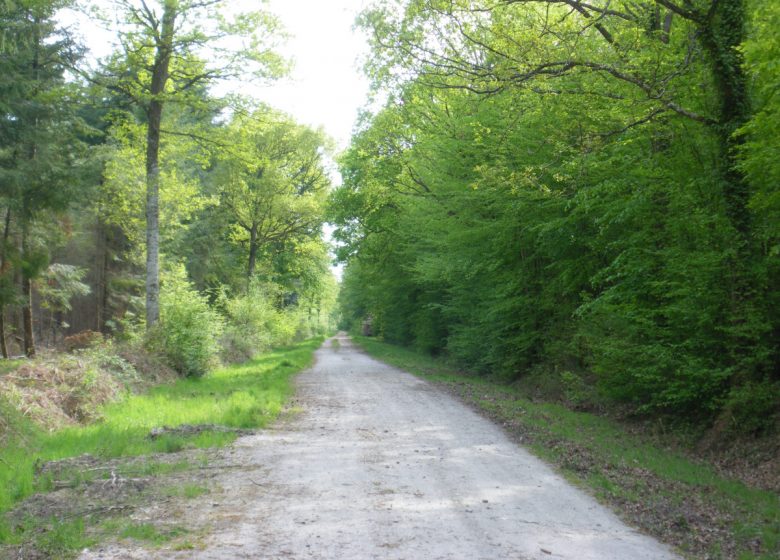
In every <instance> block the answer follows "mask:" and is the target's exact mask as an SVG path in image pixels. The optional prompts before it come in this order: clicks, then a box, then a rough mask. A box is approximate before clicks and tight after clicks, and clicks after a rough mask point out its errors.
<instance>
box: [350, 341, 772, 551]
mask: <svg viewBox="0 0 780 560" xmlns="http://www.w3.org/2000/svg"><path fill="white" fill-rule="evenodd" d="M354 339H355V342H357V343H358V345H359V346H361V347H362V348H363V349H364V350H365V351H366V352H368V353H369V354H371V355H372V356H374V357H376V358H378V359H380V360H382V361H384V362H387V363H389V364H392V365H394V366H397V367H399V368H402V369H404V370H406V371H409V372H410V373H413V374H415V375H418V376H420V377H423V378H425V379H427V380H429V381H432V382H434V383H436V384H437V385H439V386H441V387H443V388H445V389H446V390H447V391H449V392H450V393H453V394H455V395H457V396H458V397H460V398H461V399H462V400H464V401H465V402H466V403H468V404H470V405H472V406H474V407H475V408H477V409H478V410H480V411H481V412H482V413H483V414H485V415H487V416H488V417H490V418H491V419H493V420H494V421H496V422H497V423H499V424H501V425H502V426H504V428H505V429H506V430H507V432H508V433H509V435H510V436H512V437H513V438H514V439H516V440H517V441H519V442H521V443H523V444H524V445H526V446H527V447H529V448H530V449H531V450H532V451H533V452H534V453H536V454H537V455H539V456H541V457H542V458H544V459H545V460H547V461H548V462H549V463H552V464H553V465H554V466H556V467H557V468H558V469H559V470H560V471H561V472H562V473H563V474H564V475H565V476H566V477H567V478H568V479H569V480H571V481H572V482H574V483H576V484H578V485H580V486H583V487H585V488H588V489H589V490H590V491H591V492H592V493H593V494H595V495H596V496H597V497H598V498H599V499H600V500H601V501H602V502H604V503H607V504H608V505H610V506H611V507H612V508H613V509H615V510H616V511H617V512H618V513H619V514H620V515H622V516H623V517H624V518H625V519H627V520H628V521H629V522H631V523H632V524H634V525H636V526H639V527H640V528H642V529H643V530H645V531H646V532H648V533H650V534H653V535H654V536H656V537H658V538H659V539H661V540H663V541H665V542H667V543H669V544H672V545H675V546H677V547H678V548H679V549H680V550H681V551H682V552H683V554H685V555H686V556H687V557H689V558H696V559H702V560H703V559H711V560H716V559H717V560H719V559H724V560H725V559H737V560H770V559H776V558H780V498H778V496H777V494H775V493H773V492H769V491H763V490H758V489H754V488H751V487H748V486H746V485H745V484H743V483H741V482H738V481H735V480H732V479H728V478H724V477H721V476H719V475H718V474H717V473H716V472H715V471H714V470H713V469H712V468H710V467H709V466H708V465H707V464H704V463H702V462H698V461H695V460H693V459H691V458H688V457H685V456H684V455H682V454H680V453H678V452H675V451H672V450H670V449H666V448H664V447H663V445H661V444H659V442H657V441H654V439H653V438H652V437H649V436H644V435H643V434H641V433H637V432H636V430H635V429H631V430H630V429H627V428H626V427H625V426H623V425H621V424H620V423H618V422H617V421H615V420H613V419H610V418H606V417H603V416H597V415H594V414H591V413H586V412H577V411H572V410H569V409H567V408H565V407H563V406H561V405H559V404H553V403H545V402H535V401H534V400H532V399H530V398H528V397H527V396H526V395H524V394H523V393H522V392H521V391H520V390H518V389H517V388H514V387H510V386H507V385H503V384H500V383H496V382H492V381H490V380H487V379H484V378H480V377H475V376H471V375H467V374H463V373H460V372H458V371H456V370H455V369H454V368H452V367H449V366H448V365H447V364H446V363H444V362H443V361H442V360H438V359H435V358H432V357H430V356H426V355H421V354H419V353H416V352H414V351H411V350H408V349H404V348H400V347H398V346H393V345H390V344H386V343H383V342H380V341H377V340H375V339H371V338H365V337H354Z"/></svg>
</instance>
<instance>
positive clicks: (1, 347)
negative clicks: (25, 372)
mask: <svg viewBox="0 0 780 560" xmlns="http://www.w3.org/2000/svg"><path fill="white" fill-rule="evenodd" d="M10 233H11V208H10V207H8V208H7V209H6V211H5V224H4V226H3V245H2V246H0V275H5V274H6V272H7V271H8V270H7V267H6V255H7V251H8V237H9V235H10ZM0 352H2V353H3V358H6V359H8V357H9V354H8V342H7V341H6V339H5V302H2V303H0Z"/></svg>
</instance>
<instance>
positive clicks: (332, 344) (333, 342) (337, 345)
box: [330, 338, 341, 350]
mask: <svg viewBox="0 0 780 560" xmlns="http://www.w3.org/2000/svg"><path fill="white" fill-rule="evenodd" d="M330 347H331V348H333V349H334V350H338V349H339V348H341V342H339V339H338V338H333V339H331V341H330Z"/></svg>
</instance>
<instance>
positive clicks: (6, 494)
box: [0, 337, 323, 557]
mask: <svg viewBox="0 0 780 560" xmlns="http://www.w3.org/2000/svg"><path fill="white" fill-rule="evenodd" d="M322 340H323V339H322V338H321V337H320V338H315V339H311V340H308V341H305V342H302V343H299V344H296V345H293V346H290V347H287V348H282V349H278V350H275V351H271V352H268V353H266V354H263V355H262V356H260V357H258V358H256V359H254V360H251V361H249V362H246V363H244V364H240V365H234V366H231V367H227V368H224V369H221V370H218V371H214V372H212V373H210V374H208V375H206V376H204V377H202V378H197V379H181V380H178V381H176V382H175V383H172V384H166V385H161V386H158V387H155V388H152V389H151V390H148V391H146V392H144V393H143V394H137V395H130V396H128V397H127V398H125V399H123V400H122V401H120V402H118V403H114V404H111V405H108V406H106V407H104V409H103V410H102V411H101V412H102V414H101V416H102V420H101V421H100V422H99V423H96V424H92V425H87V426H78V427H69V428H64V429H61V430H57V431H55V432H52V433H44V432H42V431H41V430H38V429H35V428H34V427H33V426H32V425H31V423H30V422H29V421H28V420H26V419H25V418H23V417H22V416H21V415H20V414H19V413H18V412H16V411H14V410H13V409H12V407H9V406H7V405H3V404H2V403H0V415H2V416H3V417H4V418H6V421H5V423H4V425H5V429H4V432H3V433H0V436H2V439H0V514H3V513H5V512H7V511H8V510H9V509H11V508H12V507H13V506H14V505H15V504H16V503H18V502H20V501H21V500H23V499H24V498H26V497H28V496H30V495H31V494H33V493H35V492H42V491H48V490H51V489H52V488H53V480H52V477H51V476H46V474H45V473H44V474H43V475H36V470H37V469H39V468H40V466H41V465H42V464H44V463H46V462H48V461H55V460H60V459H66V458H70V457H77V456H81V455H84V454H87V453H88V454H90V455H93V456H95V457H97V458H101V459H110V458H116V457H125V456H138V455H147V454H153V453H160V452H176V451H180V450H183V449H187V448H208V447H217V446H222V445H225V444H228V443H230V442H232V441H233V440H234V439H235V437H236V436H235V435H234V434H232V433H223V432H217V431H208V430H207V431H202V432H199V433H197V434H195V435H192V436H181V435H176V434H172V435H162V436H160V437H157V438H154V439H152V438H150V437H148V436H149V433H150V431H151V430H152V428H158V427H161V426H168V427H176V426H180V425H183V424H192V425H200V424H213V425H217V426H227V427H232V428H262V427H264V426H266V425H267V424H268V423H269V422H271V421H273V420H274V419H275V418H276V417H277V416H278V415H279V413H280V412H281V411H282V409H283V406H284V404H285V402H286V401H287V399H288V398H289V397H290V396H291V394H292V391H293V385H292V377H293V375H294V374H296V373H297V372H299V371H300V370H301V369H303V368H305V367H306V366H308V365H309V364H310V363H311V361H312V356H313V353H314V350H316V349H317V348H318V347H319V346H320V345H321V344H322ZM59 478H61V476H60V477H59ZM193 492H195V490H194V489H188V490H185V495H187V496H188V495H189V494H191V493H193ZM4 520H5V521H4ZM78 521H80V522H79V523H76V522H72V520H71V521H69V522H68V523H49V524H50V525H51V527H50V528H49V529H48V530H43V531H38V533H40V535H41V539H39V540H41V543H40V544H41V545H42V546H44V548H45V550H46V551H49V552H51V553H52V554H54V555H55V556H56V557H62V556H64V555H65V554H64V552H63V551H66V550H73V549H74V547H75V548H79V547H83V546H84V543H85V541H84V539H83V538H82V537H81V536H80V535H83V534H84V524H83V520H78ZM47 523H48V522H47ZM23 532H24V533H26V534H29V533H31V531H30V530H29V528H28V529H27V530H25V531H23ZM131 532H132V531H131ZM136 532H137V533H138V535H140V534H141V533H143V531H141V530H137V531H136ZM138 535H133V536H134V537H138ZM19 538H20V536H19V534H18V531H16V530H15V529H14V528H13V527H11V526H10V525H9V523H8V522H7V516H3V517H0V544H14V543H18V542H19ZM156 538H157V537H155V539H156ZM47 539H48V541H47ZM49 541H51V542H49Z"/></svg>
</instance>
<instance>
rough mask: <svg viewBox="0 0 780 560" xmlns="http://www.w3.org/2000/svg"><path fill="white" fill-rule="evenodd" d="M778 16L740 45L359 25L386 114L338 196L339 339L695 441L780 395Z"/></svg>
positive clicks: (467, 13)
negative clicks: (584, 400)
mask: <svg viewBox="0 0 780 560" xmlns="http://www.w3.org/2000/svg"><path fill="white" fill-rule="evenodd" d="M770 3H771V2H766V1H763V0H754V1H753V2H752V3H750V6H751V9H752V10H755V14H756V15H755V16H754V17H753V19H752V20H750V22H749V26H748V27H747V28H746V29H747V31H746V34H745V35H744V37H743V35H741V34H742V33H743V29H742V27H741V22H742V21H745V16H746V14H747V12H745V11H744V10H743V6H742V4H741V3H740V2H734V3H731V2H726V3H722V4H720V3H719V4H717V5H716V4H713V8H712V11H711V13H710V14H709V16H708V17H707V18H705V17H699V15H697V10H698V9H699V8H698V7H696V6H694V5H692V7H691V10H692V11H691V12H689V13H686V12H685V11H684V10H683V11H682V12H681V11H669V12H666V9H665V8H668V6H665V7H664V6H660V5H658V6H656V7H655V8H652V10H656V11H655V13H653V11H652V10H651V8H650V7H641V8H640V7H637V6H636V5H634V4H631V3H629V2H618V3H617V4H614V3H609V6H607V5H606V4H604V3H602V2H597V3H595V4H591V5H589V7H584V6H583V7H582V10H578V11H575V12H571V13H569V12H568V11H567V10H566V7H565V6H562V5H560V4H558V3H555V2H550V1H547V0H538V1H535V2H499V3H488V2H481V1H480V2H465V1H463V2H461V1H457V2H444V1H442V2H438V1H433V2H428V1H421V0H420V1H418V0H408V1H404V2H399V5H398V6H397V7H396V8H397V9H390V8H388V7H386V6H380V5H374V6H373V7H371V8H369V9H368V10H366V11H365V12H364V13H363V15H362V16H361V18H360V24H361V25H362V26H363V27H364V28H366V29H368V30H369V31H370V36H371V37H372V41H373V43H372V53H371V55H370V57H369V61H368V64H367V68H368V71H369V75H370V77H371V78H372V79H373V80H374V85H375V88H376V89H377V90H378V91H381V92H382V93H384V94H386V95H385V97H386V99H387V102H386V104H385V106H384V107H382V108H381V109H379V110H378V111H377V112H376V113H375V114H366V115H364V117H363V120H362V122H361V123H360V126H359V128H358V130H357V132H356V134H355V135H354V137H353V140H352V144H351V146H350V147H349V149H348V150H347V151H346V153H345V154H344V155H342V157H341V158H340V161H339V163H340V166H341V171H342V175H343V177H344V182H343V185H342V186H341V187H340V188H339V189H337V190H336V191H335V192H334V193H333V194H332V196H331V208H330V219H331V221H332V222H333V223H335V224H336V226H337V229H336V232H335V238H336V240H337V241H338V242H339V243H340V247H339V249H338V250H339V256H340V258H341V259H342V260H345V261H346V262H347V269H346V272H345V278H344V282H343V286H342V293H341V296H340V302H339V306H340V310H341V313H342V325H343V326H345V327H349V328H351V329H356V328H359V326H360V324H361V323H362V322H363V321H364V320H365V319H366V318H368V317H370V318H371V319H372V320H373V324H374V330H375V331H376V333H377V334H379V335H380V336H383V337H384V338H385V339H386V340H388V341H392V342H396V343H400V344H405V345H410V346H415V347H417V348H420V349H425V350H426V351H428V352H431V353H439V352H445V353H447V354H448V355H449V357H450V358H451V359H453V360H454V361H455V362H456V363H458V364H460V365H461V366H463V367H467V368H469V369H470V370H474V371H478V372H482V373H491V374H498V375H501V376H503V377H506V378H508V379H517V378H519V377H522V376H524V375H527V374H528V372H530V371H533V372H541V371H546V372H550V373H549V374H550V375H553V376H556V377H557V376H558V375H559V372H560V371H578V372H587V374H586V375H585V376H584V377H583V378H582V379H583V380H587V383H588V385H589V387H587V390H586V388H585V387H580V388H579V389H577V391H576V392H578V393H588V394H595V393H596V392H597V391H598V392H599V393H600V394H601V395H602V396H604V397H606V398H607V399H609V400H610V401H611V402H619V403H623V404H625V405H626V406H627V407H628V409H629V410H631V411H633V412H635V413H637V414H668V415H672V416H676V417H684V418H686V419H687V420H693V421H695V422H700V423H705V424H706V423H708V422H713V421H714V420H715V419H716V418H718V415H719V414H720V413H721V411H724V410H726V409H727V408H728V405H727V402H728V400H729V399H730V398H736V397H730V395H733V394H735V393H733V391H734V389H735V387H737V388H738V387H742V386H745V387H753V386H754V385H760V384H762V383H763V380H764V379H767V378H771V379H772V380H774V381H776V380H777V371H780V370H778V368H777V364H778V360H779V359H780V354H778V351H777V348H778V345H777V343H776V341H777V333H778V332H780V329H779V328H778V325H780V316H778V314H777V312H776V310H777V309H778V308H780V305H778V303H780V301H779V300H778V297H780V295H779V294H780V291H778V290H777V286H778V285H780V283H778V281H777V280H778V278H780V277H779V276H778V271H779V270H780V268H779V267H778V265H777V262H778V261H777V258H776V257H777V256H776V255H775V254H774V253H775V252H776V251H775V250H774V246H775V245H776V241H777V239H776V233H777V228H776V223H777V220H773V219H772V218H773V217H774V214H775V213H776V212H775V211H774V210H773V208H774V206H775V205H774V203H773V202H772V201H773V200H774V198H775V196H774V194H775V193H776V191H777V181H773V180H772V179H771V176H772V175H771V173H772V172H773V170H774V168H775V167H776V165H775V163H776V162H774V160H773V161H772V162H770V161H769V159H771V158H770V154H774V153H775V152H776V151H777V150H774V149H773V147H774V145H775V144H776V140H777V134H774V133H770V130H774V129H773V126H774V125H773V123H774V120H773V119H774V117H775V114H776V113H777V111H774V110H773V107H774V105H773V103H774V101H775V99H774V98H775V97H776V96H774V95H773V92H774V91H775V89H776V87H775V85H776V81H777V76H778V72H777V65H776V63H775V59H776V58H777V57H776V56H775V57H773V54H772V53H774V50H773V49H774V45H775V43H776V41H774V39H775V37H774V36H772V37H771V38H770V37H769V35H770V34H771V33H772V30H774V29H775V27H776V26H774V25H773V23H772V22H773V21H774V19H772V18H774V16H775V15H776V14H775V12H776V10H774V8H771V9H770V8H769V6H768V5H769V4H770ZM602 10H603V11H602ZM645 11H647V13H645ZM597 14H598V16H597ZM710 16H711V17H710ZM764 18H766V19H764ZM596 22H598V23H596ZM551 29H554V31H553V32H552V33H550V32H549V31H550V30H551ZM740 37H743V38H744V39H745V41H744V45H743V47H742V51H740V52H744V56H745V61H746V63H745V65H744V66H743V65H742V63H741V55H740V54H739V53H738V52H737V51H736V50H735V49H734V46H735V45H736V43H735V41H736V42H737V43H738V42H739V41H741V40H742V39H740ZM765 48H766V49H768V50H765ZM747 93H750V95H752V96H753V98H754V100H755V101H756V102H757V103H756V107H755V111H753V109H751V108H750V107H748V105H747V104H746V95H747ZM752 111H753V112H752ZM740 126H742V129H741V130H740V132H739V133H738V136H734V135H732V134H731V133H732V132H733V131H734V130H735V129H736V128H738V127H740ZM775 128H776V127H775ZM740 138H741V139H744V143H743V144H742V145H741V146H738V144H739V142H741V141H742V140H739V139H740ZM737 154H739V155H740V158H741V159H740V160H739V161H737V160H736V159H735V156H736V155H737ZM775 159H776V158H775ZM765 170H766V171H768V173H764V171H765ZM591 374H593V375H591ZM556 382H558V380H556ZM749 392H750V391H749ZM751 394H753V393H751ZM772 399H776V396H775V397H771V398H769V401H771V400H772ZM759 400H760V399H759ZM761 402H763V401H761ZM758 404H759V403H758V402H757V406H758ZM764 406H765V405H764V404H761V407H764ZM759 421H760V422H764V423H765V425H766V426H769V425H771V424H772V422H773V421H772V420H771V418H769V417H768V416H766V415H764V416H763V417H762V418H761V419H760V420H759ZM750 429H751V430H752V428H750Z"/></svg>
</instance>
